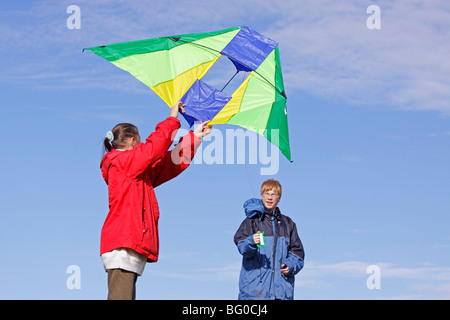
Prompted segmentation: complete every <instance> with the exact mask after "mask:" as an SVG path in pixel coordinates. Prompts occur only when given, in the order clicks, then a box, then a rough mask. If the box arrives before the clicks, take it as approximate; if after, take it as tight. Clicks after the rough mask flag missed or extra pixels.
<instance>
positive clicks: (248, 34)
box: [221, 27, 278, 71]
mask: <svg viewBox="0 0 450 320" xmlns="http://www.w3.org/2000/svg"><path fill="white" fill-rule="evenodd" d="M277 45H278V43H277V42H275V41H273V40H272V39H269V38H267V37H266V36H263V35H262V34H260V33H258V32H256V31H253V30H251V29H250V28H248V27H242V28H241V30H239V32H238V33H237V34H236V36H234V38H233V39H232V40H231V41H230V43H228V44H227V46H226V47H225V48H224V49H223V50H222V52H221V53H222V54H223V55H226V56H228V57H229V58H230V59H231V61H232V62H233V63H234V64H235V66H236V69H237V70H239V71H241V70H244V69H239V68H240V66H243V67H245V68H246V69H247V70H244V71H248V69H251V70H256V69H257V68H258V67H259V65H260V64H261V63H262V62H263V61H264V59H266V58H267V56H268V55H269V54H270V53H271V52H272V50H273V49H275V47H276V46H277ZM233 60H234V61H233ZM235 62H238V64H239V65H240V66H239V65H236V63H235Z"/></svg>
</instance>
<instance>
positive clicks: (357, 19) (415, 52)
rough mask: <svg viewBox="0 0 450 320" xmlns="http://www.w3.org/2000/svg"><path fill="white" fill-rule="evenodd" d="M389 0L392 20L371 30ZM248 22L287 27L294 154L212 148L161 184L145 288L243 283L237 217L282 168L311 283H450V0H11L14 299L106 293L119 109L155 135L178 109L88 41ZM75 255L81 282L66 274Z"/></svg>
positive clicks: (300, 280)
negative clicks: (231, 154)
mask: <svg viewBox="0 0 450 320" xmlns="http://www.w3.org/2000/svg"><path fill="white" fill-rule="evenodd" d="M373 4H375V5H378V6H379V8H380V10H381V29H375V30H369V29H368V28H367V27H366V20H367V19H368V18H369V16H370V14H368V13H366V9H367V7H368V6H370V5H373ZM69 5H78V6H79V7H80V9H81V29H79V30H77V29H75V30H69V29H68V28H67V26H66V20H67V18H69V16H70V14H67V12H66V10H67V7H68V6H69ZM239 25H248V26H249V27H251V28H253V29H255V30H257V31H259V32H260V33H263V34H264V35H266V36H268V37H270V38H272V39H275V40H276V41H278V42H279V47H280V53H281V60H282V68H283V74H284V83H285V87H286V92H287V95H288V113H289V115H288V117H289V133H290V139H291V150H292V158H293V160H294V162H293V163H290V162H289V161H287V160H286V159H284V158H283V157H282V156H280V162H279V170H278V172H277V174H276V175H274V176H263V175H261V174H260V167H261V165H260V164H234V165H230V164H212V165H207V164H194V165H191V167H190V168H188V170H187V171H186V172H184V173H183V174H182V175H181V176H179V177H177V179H176V180H174V181H171V182H168V183H166V184H164V185H162V186H160V187H159V188H158V189H157V190H156V193H157V197H158V200H159V206H160V211H161V218H160V242H161V247H160V260H159V261H158V262H157V263H156V264H148V265H147V266H146V270H145V271H144V275H143V276H142V277H141V278H139V280H138V287H137V290H138V292H137V296H138V298H139V299H236V298H237V293H238V286H237V285H238V275H239V270H240V263H241V257H240V255H239V253H238V252H237V250H236V248H235V246H234V243H233V235H234V233H235V231H236V230H237V228H238V226H239V224H240V223H241V221H242V220H243V218H244V213H243V209H242V204H243V203H244V201H245V200H247V199H248V198H250V197H257V196H258V190H259V186H260V184H261V183H262V181H264V180H265V179H267V178H276V179H278V180H279V181H280V182H281V184H282V185H283V196H282V199H281V202H280V204H279V206H280V209H281V210H282V212H283V213H285V214H287V215H288V216H290V217H291V218H292V219H293V220H294V221H295V222H296V223H297V227H298V230H299V234H300V237H301V239H302V241H303V244H304V246H305V251H306V259H305V267H304V269H303V270H302V271H301V272H300V273H299V275H297V277H296V287H295V298H296V299H449V298H450V257H449V254H448V252H449V249H450V233H449V231H448V225H449V213H450V212H449V210H450V197H449V196H448V193H449V191H450V183H449V181H450V169H449V160H450V148H449V146H450V103H449V101H450V76H449V74H450V63H449V60H448V57H449V56H450V44H449V42H448V37H449V30H450V6H449V4H448V2H447V1H439V0H436V1H356V0H355V1H349V0H346V1H339V2H336V1H325V0H320V1H299V0H297V1H273V2H272V1H268V0H259V1H256V0H254V1H253V0H249V1H245V2H242V1H234V0H230V1H227V2H223V1H182V2H181V1H56V0H48V1H20V2H18V1H3V2H2V3H1V4H0V37H1V39H2V41H1V45H0V57H1V61H2V71H1V72H0V83H1V86H0V93H1V97H2V102H1V117H0V121H1V126H0V130H1V131H0V132H1V136H2V138H3V139H2V141H3V148H2V149H3V151H2V153H1V157H0V161H1V169H0V171H1V177H2V179H1V184H0V201H1V204H2V206H1V214H0V239H1V242H2V243H3V248H2V249H3V254H2V258H1V259H2V260H1V262H2V263H1V264H0V288H1V289H0V298H1V299H104V298H105V297H106V294H107V289H106V273H105V272H104V270H103V266H102V263H101V259H100V257H99V241H100V230H101V227H102V224H103V221H104V219H105V217H106V214H107V188H106V185H105V183H104V181H103V180H102V177H101V174H100V170H99V162H100V158H101V143H102V139H103V137H104V135H105V132H106V131H107V130H110V129H111V128H112V127H113V126H114V125H115V124H117V123H118V122H132V123H135V124H136V125H137V126H138V127H139V129H140V132H141V135H142V136H146V134H149V133H150V132H152V130H153V129H154V127H155V125H156V123H157V122H159V121H160V120H162V119H164V118H165V117H166V116H167V115H168V113H169V109H168V108H167V107H166V106H165V105H164V103H163V102H162V101H161V100H160V99H159V98H158V97H157V96H156V94H154V93H153V92H152V91H151V90H150V89H148V88H146V87H145V86H144V85H143V84H142V83H140V82H139V81H138V80H136V79H135V78H133V77H132V76H131V75H129V74H128V73H126V72H124V71H122V70H120V69H118V68H116V67H114V66H113V65H112V64H110V63H108V62H107V61H104V60H102V59H100V58H99V57H97V56H95V55H93V54H92V53H91V52H84V53H82V52H81V50H82V48H84V47H91V46H97V45H102V44H109V43H115V42H122V41H131V40H138V39H146V38H152V37H157V36H167V35H173V34H182V33H191V32H205V31H215V30H220V29H224V28H229V27H234V26H239ZM181 121H182V126H183V128H187V123H186V122H184V120H183V119H181ZM217 129H220V127H219V126H217ZM222 130H223V129H222ZM206 143H207V142H205V143H204V145H205V144H206ZM71 265H77V266H78V267H79V268H80V271H81V277H80V280H81V288H80V289H72V290H71V289H69V288H68V287H67V285H66V281H67V279H68V277H69V276H70V274H68V273H66V270H67V268H68V267H69V266H71ZM369 265H376V266H378V267H379V269H380V271H381V278H380V279H381V288H380V289H373V290H370V289H368V287H367V284H366V283H367V279H368V277H369V276H370V274H368V273H367V272H366V270H367V267H368V266H369Z"/></svg>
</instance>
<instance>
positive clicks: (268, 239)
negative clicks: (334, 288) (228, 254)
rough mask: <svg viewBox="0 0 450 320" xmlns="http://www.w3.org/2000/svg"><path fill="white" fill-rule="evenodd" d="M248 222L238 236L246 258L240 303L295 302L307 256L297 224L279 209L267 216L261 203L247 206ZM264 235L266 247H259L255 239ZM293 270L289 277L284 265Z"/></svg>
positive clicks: (247, 202) (243, 264) (242, 270)
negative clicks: (295, 290) (257, 234)
mask: <svg viewBox="0 0 450 320" xmlns="http://www.w3.org/2000/svg"><path fill="white" fill-rule="evenodd" d="M244 209H245V214H246V216H247V218H246V219H245V220H244V221H243V222H242V223H241V225H240V227H239V229H238V230H237V232H236V234H235V236H234V243H235V244H236V245H237V248H238V250H239V252H240V253H241V254H242V256H243V258H242V269H241V274H240V277H239V300H253V299H282V300H292V299H293V298H294V280H295V279H294V276H295V275H296V274H297V273H298V272H299V271H300V270H301V269H302V268H303V263H304V262H303V260H304V257H305V253H304V250H303V245H302V242H301V241H300V238H299V236H298V233H297V227H296V226H295V223H294V222H293V221H292V220H291V219H290V218H289V217H287V216H285V215H282V214H281V213H280V210H279V209H278V207H277V208H276V210H275V211H274V212H266V211H265V208H264V205H263V202H262V200H261V199H256V198H253V199H249V200H247V201H246V202H245V203H244ZM258 231H261V232H262V231H264V237H265V246H261V247H258V246H257V245H256V244H255V242H254V241H253V235H254V234H255V233H256V232H258ZM282 264H285V265H287V266H288V267H289V270H290V271H289V274H288V275H287V276H285V275H283V274H282V273H281V265H282Z"/></svg>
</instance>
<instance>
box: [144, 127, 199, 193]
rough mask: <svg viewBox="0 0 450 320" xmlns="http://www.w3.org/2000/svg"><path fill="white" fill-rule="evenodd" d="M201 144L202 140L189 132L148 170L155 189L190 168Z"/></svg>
mask: <svg viewBox="0 0 450 320" xmlns="http://www.w3.org/2000/svg"><path fill="white" fill-rule="evenodd" d="M201 142H202V140H201V139H200V138H198V137H196V136H195V134H194V132H192V131H189V133H188V134H187V135H185V136H184V137H182V138H181V139H180V141H179V142H178V143H177V145H176V146H174V147H173V148H172V150H170V151H167V152H166V153H165V154H164V156H162V157H161V158H159V159H158V160H157V161H155V162H154V163H153V164H152V165H151V166H150V167H149V168H148V170H147V172H148V173H149V175H150V177H151V180H152V184H153V187H157V186H159V185H160V184H163V183H164V182H166V181H169V180H171V179H173V178H175V177H176V176H177V175H179V174H180V173H181V172H183V171H184V170H185V169H186V168H187V167H189V164H190V163H191V161H192V158H193V157H194V154H195V152H196V151H197V148H198V146H199V145H200V143H201Z"/></svg>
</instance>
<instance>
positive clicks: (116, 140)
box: [103, 123, 139, 153]
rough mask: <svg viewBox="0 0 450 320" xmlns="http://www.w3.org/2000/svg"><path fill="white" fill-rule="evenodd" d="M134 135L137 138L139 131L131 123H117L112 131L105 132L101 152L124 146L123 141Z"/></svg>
mask: <svg viewBox="0 0 450 320" xmlns="http://www.w3.org/2000/svg"><path fill="white" fill-rule="evenodd" d="M130 137H134V138H135V139H136V140H137V139H138V138H139V131H138V129H137V128H136V126H135V125H133V124H131V123H119V124H118V125H116V126H115V127H114V128H113V129H112V131H108V132H106V137H105V139H104V140H103V148H104V149H103V152H104V153H108V152H110V151H112V149H120V148H122V147H124V146H125V141H126V140H127V139H128V138H130Z"/></svg>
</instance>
